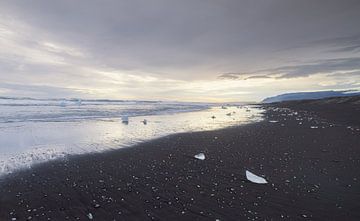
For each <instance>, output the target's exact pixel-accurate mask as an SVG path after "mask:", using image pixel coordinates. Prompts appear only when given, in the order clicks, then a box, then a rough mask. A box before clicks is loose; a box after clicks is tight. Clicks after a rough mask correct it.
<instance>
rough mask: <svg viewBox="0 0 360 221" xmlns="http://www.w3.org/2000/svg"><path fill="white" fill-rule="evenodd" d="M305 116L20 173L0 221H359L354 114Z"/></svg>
mask: <svg viewBox="0 0 360 221" xmlns="http://www.w3.org/2000/svg"><path fill="white" fill-rule="evenodd" d="M337 105H339V104H333V107H334V109H337V108H339V107H338V106H337ZM279 107H281V108H279ZM289 107H291V108H292V110H291V109H287V108H289ZM301 107H302V106H301V105H300V104H297V105H293V104H291V103H288V104H286V103H283V104H277V105H266V106H264V108H266V109H267V112H266V114H265V118H266V119H265V120H264V121H263V122H260V123H254V124H249V125H245V126H239V127H232V128H227V129H222V130H218V131H208V132H196V133H186V134H177V135H172V136H167V137H164V138H160V139H157V140H153V141H151V142H147V143H142V144H139V145H137V146H134V147H130V148H124V149H120V150H114V151H109V152H106V153H101V154H92V155H82V156H74V157H70V158H68V159H66V160H61V161H54V162H48V163H45V164H41V165H39V166H36V167H34V168H33V169H31V170H26V171H21V172H18V173H16V174H13V175H11V176H9V177H7V178H6V179H4V180H2V181H0V220H11V219H12V218H14V220H15V218H16V220H27V219H29V220H91V219H93V220H360V203H359V202H360V182H359V181H360V170H359V168H360V146H359V145H360V129H359V128H360V125H359V124H357V123H354V122H359V121H358V120H359V112H358V111H357V106H356V105H349V106H346V107H343V108H340V109H338V110H341V111H340V112H344V113H345V111H346V114H347V115H351V116H352V118H354V120H353V121H349V120H343V119H342V118H341V116H342V114H341V113H340V112H339V113H338V114H337V115H336V114H334V115H331V116H330V115H326V114H322V113H323V112H322V111H321V110H320V109H316V108H313V109H311V108H310V107H308V105H306V107H307V108H310V109H305V108H301ZM326 109H327V108H326ZM355 118H356V119H355ZM347 119H350V120H351V118H347ZM349 122H350V123H352V124H349ZM350 125H351V126H350ZM200 152H203V153H205V156H206V159H205V160H203V161H202V160H197V159H195V158H194V157H193V156H194V155H195V154H198V153H200ZM245 170H250V171H251V172H253V173H255V174H257V175H261V176H263V177H264V178H265V179H266V180H267V181H268V182H269V183H268V184H261V185H260V184H254V183H251V182H249V181H247V180H246V177H245Z"/></svg>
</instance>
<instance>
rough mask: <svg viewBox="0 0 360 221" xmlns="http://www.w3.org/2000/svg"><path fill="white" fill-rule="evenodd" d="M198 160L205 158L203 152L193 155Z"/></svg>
mask: <svg viewBox="0 0 360 221" xmlns="http://www.w3.org/2000/svg"><path fill="white" fill-rule="evenodd" d="M194 157H195V158H196V159H198V160H205V154H203V153H199V154H196V155H195V156H194Z"/></svg>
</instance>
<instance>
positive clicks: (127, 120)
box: [121, 116, 129, 124]
mask: <svg viewBox="0 0 360 221" xmlns="http://www.w3.org/2000/svg"><path fill="white" fill-rule="evenodd" d="M121 122H123V123H124V124H128V123H129V117H128V116H122V117H121Z"/></svg>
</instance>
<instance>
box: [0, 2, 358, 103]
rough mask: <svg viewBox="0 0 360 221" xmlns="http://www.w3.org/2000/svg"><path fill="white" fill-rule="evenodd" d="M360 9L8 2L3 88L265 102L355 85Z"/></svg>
mask: <svg viewBox="0 0 360 221" xmlns="http://www.w3.org/2000/svg"><path fill="white" fill-rule="evenodd" d="M359 11H360V2H359V1H356V0H344V1H337V0H336V1H335V0H327V1H325V0H315V1H310V0H305V1H291V2H290V1H287V0H267V1H264V0H255V1H254V0H241V1H238V0H225V1H215V0H214V1H196V0H195V1H171V0H166V1H165V0H153V1H148V0H146V1H145V0H143V1H141V0H133V1H110V0H109V1H92V0H90V1H70V0H62V1H42V0H39V1H16V0H15V1H2V2H1V3H0V81H1V82H2V84H0V95H10V96H12V95H16V96H18V95H21V94H22V93H24V94H25V93H28V92H26V91H29V90H31V91H32V92H33V93H34V94H35V95H37V96H41V97H44V96H46V97H62V96H63V97H69V96H72V97H74V96H81V97H103V98H123V99H127V98H130V99H137V98H138V99H176V100H261V99H262V98H263V97H264V96H267V95H268V94H273V93H283V92H288V91H292V90H301V91H304V90H313V89H314V90H322V89H329V88H328V87H329V85H332V88H330V89H348V88H355V89H356V88H358V87H359V85H358V83H359V80H360V76H359V75H358V74H352V75H349V74H348V73H359V72H358V71H359V69H360V65H359V63H360V62H359V61H360V51H359V45H360V38H359V36H360V28H359V25H358V21H359V20H360V15H359ZM219 73H229V74H219ZM238 73H244V74H238ZM219 75H221V77H219ZM344 76H345V77H344ZM346 76H347V77H346ZM219 78H221V79H219ZM292 78H297V81H298V82H299V81H300V82H301V83H300V86H301V87H300V86H299V85H296V86H293V87H291V84H293V83H294V82H293V80H292ZM310 78H311V79H310ZM224 79H225V80H224ZM234 80H236V81H234ZM286 80H288V82H286ZM270 81H271V82H270ZM309 81H311V82H312V83H309ZM269 83H271V84H272V85H276V88H278V89H277V90H272V89H271V87H269V86H268V85H269ZM10 85H12V86H10ZM324 85H326V86H324ZM345 85H346V87H348V88H344V87H345ZM219 91H221V93H220V94H219V93H218V92H219Z"/></svg>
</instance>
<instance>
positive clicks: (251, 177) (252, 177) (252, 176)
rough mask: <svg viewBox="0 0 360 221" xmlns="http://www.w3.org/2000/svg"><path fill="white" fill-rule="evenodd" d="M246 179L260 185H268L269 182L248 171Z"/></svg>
mask: <svg viewBox="0 0 360 221" xmlns="http://www.w3.org/2000/svg"><path fill="white" fill-rule="evenodd" d="M246 179H248V180H249V181H251V182H253V183H258V184H264V183H267V181H266V180H265V179H264V178H262V177H259V176H257V175H255V174H253V173H251V172H250V171H248V170H247V171H246Z"/></svg>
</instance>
